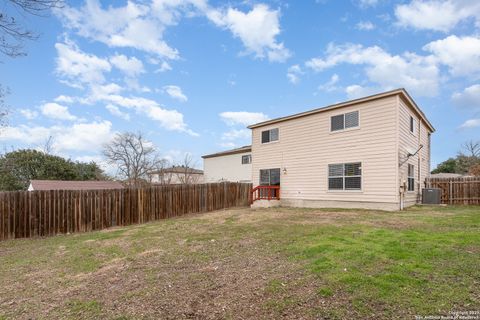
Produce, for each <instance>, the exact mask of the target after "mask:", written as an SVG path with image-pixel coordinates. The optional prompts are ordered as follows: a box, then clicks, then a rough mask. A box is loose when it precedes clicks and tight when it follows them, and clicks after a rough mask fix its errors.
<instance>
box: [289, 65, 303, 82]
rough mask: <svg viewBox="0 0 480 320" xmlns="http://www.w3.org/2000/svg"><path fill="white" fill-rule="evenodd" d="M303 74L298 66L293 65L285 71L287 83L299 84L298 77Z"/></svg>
mask: <svg viewBox="0 0 480 320" xmlns="http://www.w3.org/2000/svg"><path fill="white" fill-rule="evenodd" d="M303 73H304V72H303V71H302V68H301V67H300V66H299V65H298V64H294V65H293V66H291V67H290V68H288V70H287V78H288V81H290V82H291V83H293V84H297V83H299V82H300V76H301V75H302V74H303Z"/></svg>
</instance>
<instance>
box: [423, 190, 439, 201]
mask: <svg viewBox="0 0 480 320" xmlns="http://www.w3.org/2000/svg"><path fill="white" fill-rule="evenodd" d="M441 198H442V189H438V188H426V189H422V203H423V204H440V203H441Z"/></svg>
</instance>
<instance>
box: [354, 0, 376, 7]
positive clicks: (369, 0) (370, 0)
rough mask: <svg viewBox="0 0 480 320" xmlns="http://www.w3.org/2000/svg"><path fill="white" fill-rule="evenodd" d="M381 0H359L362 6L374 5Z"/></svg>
mask: <svg viewBox="0 0 480 320" xmlns="http://www.w3.org/2000/svg"><path fill="white" fill-rule="evenodd" d="M378 2H379V0H359V4H360V6H361V7H364V8H366V7H374V6H376V5H377V4H378Z"/></svg>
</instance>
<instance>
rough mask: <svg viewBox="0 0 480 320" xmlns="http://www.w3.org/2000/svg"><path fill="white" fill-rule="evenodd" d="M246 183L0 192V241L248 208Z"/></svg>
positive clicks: (248, 187)
mask: <svg viewBox="0 0 480 320" xmlns="http://www.w3.org/2000/svg"><path fill="white" fill-rule="evenodd" d="M251 188H252V185H251V184H248V183H228V182H227V183H215V184H197V185H169V186H159V187H149V188H129V189H116V190H81V191H79V190H52V191H32V192H28V191H17V192H4V193H0V240H2V239H13V238H30V237H38V236H52V235H55V234H62V233H73V232H85V231H92V230H100V229H104V228H109V227H113V226H127V225H131V224H137V223H144V222H148V221H153V220H158V219H165V218H170V217H176V216H181V215H184V214H188V213H197V212H206V211H213V210H219V209H224V208H230V207H237V206H248V205H249V202H250V199H249V197H250V190H251Z"/></svg>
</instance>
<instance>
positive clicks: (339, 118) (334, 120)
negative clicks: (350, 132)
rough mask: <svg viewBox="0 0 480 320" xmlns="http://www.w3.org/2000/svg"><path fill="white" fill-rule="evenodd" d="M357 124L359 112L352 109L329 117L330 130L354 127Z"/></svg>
mask: <svg viewBox="0 0 480 320" xmlns="http://www.w3.org/2000/svg"><path fill="white" fill-rule="evenodd" d="M358 125H359V112H358V111H353V112H348V113H343V114H339V115H336V116H332V117H331V118H330V131H340V130H345V129H349V128H356V127H358Z"/></svg>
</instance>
